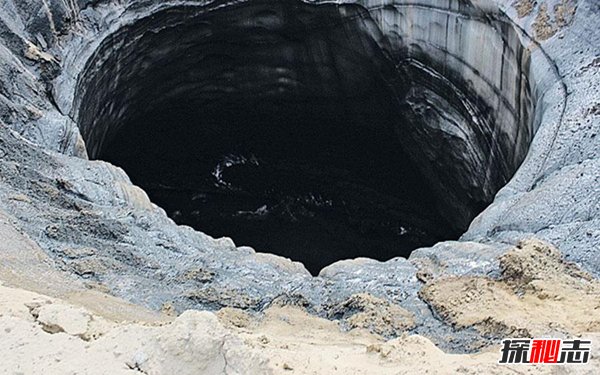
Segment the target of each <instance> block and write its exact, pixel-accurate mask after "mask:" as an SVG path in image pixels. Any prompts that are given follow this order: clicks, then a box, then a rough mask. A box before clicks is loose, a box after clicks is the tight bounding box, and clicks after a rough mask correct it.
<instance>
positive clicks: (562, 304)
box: [420, 240, 600, 337]
mask: <svg viewBox="0 0 600 375" xmlns="http://www.w3.org/2000/svg"><path fill="white" fill-rule="evenodd" d="M500 267H501V277H500V279H498V280H496V279H491V278H487V277H482V276H468V277H447V278H441V279H438V280H436V281H433V282H431V283H429V284H427V285H426V286H424V287H423V289H422V290H421V291H420V295H421V297H422V298H423V299H424V300H425V301H426V302H427V303H428V304H430V306H431V307H432V308H433V309H434V310H435V312H436V313H437V314H439V316H440V317H441V318H442V319H444V320H445V321H447V322H448V323H450V324H452V325H453V326H455V327H456V328H459V329H462V328H465V327H475V328H476V329H477V330H479V331H480V332H482V334H484V335H487V336H491V337H539V336H540V335H555V336H557V337H568V336H572V335H576V336H579V335H582V334H585V333H588V332H598V331H600V316H599V315H598V313H597V311H598V309H600V282H599V281H598V280H597V279H594V278H593V277H591V276H590V275H589V274H587V273H585V272H583V271H581V270H580V269H579V268H578V267H576V266H575V265H573V264H572V263H569V262H565V261H564V259H563V258H562V256H561V254H560V252H559V251H558V250H557V249H556V248H554V247H553V246H551V245H549V244H546V243H543V242H540V241H537V240H530V241H524V242H522V243H521V244H519V246H518V247H516V248H515V249H513V250H511V251H510V252H508V253H507V254H505V255H504V256H502V257H501V258H500Z"/></svg>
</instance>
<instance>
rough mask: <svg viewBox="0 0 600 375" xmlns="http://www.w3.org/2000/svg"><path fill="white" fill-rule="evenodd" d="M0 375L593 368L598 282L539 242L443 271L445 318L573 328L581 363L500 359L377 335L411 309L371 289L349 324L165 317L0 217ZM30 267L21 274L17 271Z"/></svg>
mask: <svg viewBox="0 0 600 375" xmlns="http://www.w3.org/2000/svg"><path fill="white" fill-rule="evenodd" d="M0 254H1V255H0V280H2V282H3V284H2V285H0V359H1V360H0V374H122V373H123V374H135V373H143V374H169V375H170V374H178V375H186V374H195V375H197V374H271V373H273V374H336V373H339V374H409V373H410V374H413V373H428V374H455V373H463V374H515V373H517V374H569V373H582V374H597V373H599V371H600V350H599V349H600V345H598V343H600V334H598V333H593V332H598V331H600V328H599V324H598V322H599V319H600V298H599V294H598V292H599V290H600V287H599V284H598V281H597V280H594V279H592V278H591V277H589V275H586V274H585V273H583V272H581V271H579V270H578V269H577V268H575V267H574V266H572V265H570V264H568V263H565V262H563V261H562V260H561V257H560V253H559V252H558V251H557V250H556V249H554V248H552V247H549V246H547V245H545V244H542V243H539V242H535V241H532V242H528V243H524V244H523V245H522V246H520V247H519V248H516V249H514V250H513V251H511V252H510V253H508V254H507V255H506V256H504V257H503V258H502V262H501V264H502V270H503V277H502V279H501V280H491V279H486V278H473V277H470V278H445V279H437V280H433V281H431V282H429V283H428V284H427V285H426V286H425V287H424V288H423V290H422V296H423V298H424V299H426V300H427V301H428V303H430V304H431V306H432V308H433V309H435V310H436V311H437V312H438V314H439V315H440V317H441V318H442V319H445V320H447V321H448V323H451V324H454V325H457V326H461V327H462V326H464V327H470V326H473V327H475V328H476V329H480V330H482V331H484V332H490V331H493V332H496V333H500V334H509V333H530V334H533V335H554V336H558V337H574V336H582V337H586V338H589V339H591V340H592V341H593V343H594V344H595V345H593V353H592V361H591V363H590V364H588V365H587V366H571V367H566V366H552V365H546V366H541V365H538V366H523V365H516V366H510V367H506V366H501V365H498V364H497V361H498V359H499V347H490V348H488V349H486V350H485V351H483V352H481V353H476V354H470V355H453V354H447V353H444V352H442V351H441V350H439V349H438V348H437V347H436V346H435V345H434V344H433V343H432V342H431V341H429V340H428V339H427V338H424V337H421V336H416V335H409V334H404V335H403V336H402V337H399V338H397V339H394V340H389V341H386V340H385V339H383V338H382V336H380V335H377V334H375V333H370V332H368V331H367V330H366V329H365V328H363V327H370V328H373V327H375V328H377V329H375V330H374V331H375V332H379V333H382V334H385V332H386V331H385V328H386V327H387V326H388V325H390V324H392V325H393V326H394V327H395V329H397V328H398V327H401V328H403V329H407V330H408V329H410V328H411V327H413V325H414V321H413V317H412V316H411V315H410V313H408V312H407V311H404V310H402V309H401V308H398V307H394V306H390V305H389V304H387V303H385V302H384V301H382V300H378V299H376V298H374V297H372V296H369V295H357V296H354V297H353V298H351V299H350V300H349V301H348V302H347V303H349V304H352V305H353V306H358V307H360V310H361V311H363V313H361V314H357V316H355V317H353V318H354V319H353V320H352V321H351V322H350V327H354V328H353V329H351V330H350V331H348V332H344V331H342V330H341V329H340V326H339V325H338V323H337V322H335V321H329V320H325V319H321V318H317V317H314V316H311V315H309V314H307V313H306V312H305V311H303V310H302V309H300V308H298V307H291V306H274V307H272V308H270V309H268V310H267V311H266V312H265V313H264V314H263V315H261V316H259V317H255V316H251V315H248V314H247V313H245V312H243V311H241V310H236V309H224V310H221V311H220V312H218V313H217V314H214V313H210V312H200V311H188V312H185V313H183V314H182V315H180V316H179V317H177V318H175V319H173V318H169V317H167V316H165V315H159V314H156V313H153V312H150V311H147V310H145V309H143V308H141V307H138V306H134V305H131V304H128V303H126V302H124V301H121V300H119V299H117V298H114V297H111V296H108V295H106V294H104V293H102V292H101V291H99V290H98V286H93V285H92V286H90V285H83V284H80V283H78V282H77V281H74V280H71V279H69V278H68V277H67V276H65V275H63V274H61V273H60V272H58V271H55V268H53V266H52V264H51V263H49V260H48V259H47V258H46V257H45V256H44V255H43V252H42V251H41V250H40V249H39V248H37V246H36V245H35V244H34V243H33V242H31V241H30V240H29V239H27V238H26V237H24V236H23V235H22V234H20V233H19V232H18V231H16V230H15V229H14V228H13V227H12V226H11V224H10V222H9V221H8V220H7V219H6V217H3V216H0ZM24 270H29V272H22V271H24Z"/></svg>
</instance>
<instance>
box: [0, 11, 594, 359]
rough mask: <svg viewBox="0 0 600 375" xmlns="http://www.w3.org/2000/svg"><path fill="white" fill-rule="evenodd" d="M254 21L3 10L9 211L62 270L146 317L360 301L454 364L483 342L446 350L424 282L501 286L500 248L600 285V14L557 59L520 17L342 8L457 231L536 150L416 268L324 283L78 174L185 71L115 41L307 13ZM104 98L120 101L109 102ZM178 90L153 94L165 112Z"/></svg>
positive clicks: (566, 35)
mask: <svg viewBox="0 0 600 375" xmlns="http://www.w3.org/2000/svg"><path fill="white" fill-rule="evenodd" d="M242 3H244V2H235V3H224V2H197V3H196V2H195V3H191V2H185V3H183V2H177V1H173V2H168V3H162V2H160V3H158V2H154V1H133V0H132V1H128V2H124V3H121V4H115V3H113V2H102V1H93V2H84V1H82V2H79V3H78V4H75V3H72V5H71V6H65V5H64V3H62V2H53V1H50V2H48V4H49V5H48V7H45V5H41V4H37V3H34V2H18V3H16V2H13V1H8V2H5V3H4V4H3V5H2V7H1V10H2V12H1V13H0V18H1V20H0V37H1V38H2V39H1V40H2V42H1V44H0V55H1V56H2V59H1V62H0V80H1V81H0V82H1V84H0V120H1V122H2V124H3V125H5V126H3V127H2V130H1V132H2V137H1V141H0V155H2V162H1V163H0V169H1V173H2V175H1V176H2V183H1V184H0V199H1V200H2V207H3V209H4V210H5V211H6V212H7V213H9V214H10V215H12V216H13V217H14V219H15V222H16V223H17V224H18V225H19V226H20V227H21V228H22V229H23V230H24V231H25V232H26V233H28V234H29V235H30V236H31V237H32V238H33V239H34V240H36V241H37V242H38V243H39V244H40V245H41V246H42V247H43V248H44V249H46V250H47V251H48V252H49V254H51V255H52V256H53V258H54V259H55V260H56V262H57V265H58V266H59V267H61V268H63V269H65V270H68V271H70V272H73V273H74V274H77V275H79V276H80V277H84V278H89V279H91V280H93V281H96V282H101V283H103V284H105V285H106V286H108V287H109V289H110V290H111V291H112V292H113V293H115V294H118V295H120V296H123V297H125V298H127V299H129V300H131V301H133V302H137V303H143V304H145V305H148V306H150V307H154V308H158V307H160V305H161V304H162V303H164V302H171V301H173V302H174V303H175V305H176V306H177V308H178V309H183V308H189V307H198V308H218V307H220V306H235V307H241V308H251V309H260V308H262V307H264V306H265V305H268V304H269V303H271V302H272V301H273V300H274V299H276V298H279V299H284V300H286V301H294V302H295V303H302V304H305V305H306V306H308V307H309V308H310V309H311V310H312V311H314V312H318V313H321V314H324V315H326V314H327V311H328V309H329V307H331V306H333V305H335V304H336V303H339V301H342V300H344V299H345V298H347V297H348V296H349V295H351V294H353V293H357V292H368V293H372V294H374V295H376V296H379V297H384V298H386V299H389V300H391V301H392V302H394V303H398V304H400V305H402V306H403V307H405V308H407V309H408V310H411V311H412V312H414V313H415V314H416V316H417V322H416V323H417V328H416V329H415V331H417V332H420V333H424V334H427V335H428V336H430V337H432V338H433V339H434V340H436V341H438V342H440V343H442V344H445V345H446V346H447V347H452V346H453V345H457V344H458V345H459V346H460V343H461V342H464V341H461V340H471V338H472V337H473V335H475V336H478V335H479V334H475V333H474V332H471V331H469V330H464V331H461V332H453V336H454V337H455V341H453V342H452V343H449V342H447V341H446V340H447V337H446V334H447V333H448V332H451V331H452V328H451V327H449V326H447V325H445V324H444V323H442V322H440V321H438V320H437V319H435V318H434V317H433V316H432V315H431V312H430V310H429V309H428V307H427V305H426V304H425V303H424V302H422V301H421V300H420V299H419V297H418V295H417V291H418V290H419V289H420V287H421V285H422V284H421V282H420V281H419V280H418V279H417V277H416V273H417V271H421V273H423V272H424V273H427V274H431V275H432V276H433V277H437V276H439V275H443V274H492V275H493V274H494V273H495V272H496V270H497V260H496V259H497V256H498V255H499V254H501V253H502V252H504V251H505V249H506V248H507V246H506V245H505V244H506V243H514V242H516V241H517V240H519V239H521V238H524V237H529V236H532V235H535V236H537V237H540V238H543V239H546V240H550V241H552V242H553V243H554V244H556V245H557V246H558V247H559V248H560V249H561V250H562V251H563V252H564V253H565V254H566V255H567V257H568V258H569V259H570V260H573V261H575V262H577V263H579V264H580V265H581V266H582V267H583V268H585V269H587V270H589V271H591V272H592V273H594V274H595V275H598V272H599V271H598V267H599V265H600V262H599V260H598V247H599V244H600V232H598V229H597V228H598V227H600V225H599V223H598V217H599V216H598V212H599V211H600V201H599V200H598V197H600V191H598V189H599V188H598V186H600V184H598V182H599V181H598V179H599V177H598V176H599V170H600V163H599V161H598V152H599V147H598V144H597V139H596V135H597V134H598V128H599V127H600V124H599V123H600V121H599V118H598V114H599V113H598V106H599V105H600V104H598V103H600V99H599V98H598V92H599V91H598V85H599V80H598V68H599V67H600V65H599V64H598V61H597V60H598V56H600V51H598V47H597V46H598V45H600V43H598V42H599V39H600V35H598V34H599V33H597V32H595V31H594V30H596V27H595V26H596V25H595V22H596V21H595V20H596V19H597V15H598V12H599V9H598V5H597V4H594V3H593V2H588V1H579V2H578V4H576V5H577V13H576V14H575V17H574V19H573V20H570V21H569V23H568V24H567V25H562V26H561V25H559V24H558V23H557V24H556V25H554V27H555V33H556V35H555V36H554V37H553V38H551V39H549V40H547V41H545V42H542V41H541V40H540V41H537V40H536V34H535V27H536V25H539V23H536V22H539V21H536V18H535V14H532V15H530V16H526V17H523V18H518V16H517V12H516V10H515V9H513V8H512V6H511V5H504V4H503V3H500V2H492V1H474V2H468V1H444V2H439V1H419V2H413V1H388V2H384V3H382V2H380V1H376V2H375V1H373V2H370V1H361V2H360V3H358V5H360V6H361V7H360V8H358V7H356V6H343V7H339V8H337V9H336V11H338V12H339V14H340V17H342V18H345V17H348V16H350V15H356V17H358V19H360V22H356V23H354V25H357V24H358V25H360V33H361V35H366V36H368V39H369V40H371V41H374V42H375V43H376V44H375V45H372V46H371V47H370V48H373V47H374V46H375V47H377V49H378V50H379V51H380V52H381V53H382V54H384V55H385V56H386V58H387V59H390V60H391V61H393V63H394V68H395V69H397V71H400V72H403V73H404V74H402V75H400V76H401V77H404V78H403V79H401V80H399V81H398V82H397V83H398V86H397V87H394V89H396V92H397V95H398V97H399V98H401V99H402V101H401V103H402V110H401V111H400V112H399V113H401V114H402V115H403V116H405V118H406V120H407V121H406V122H404V124H405V126H404V128H403V132H402V136H401V137H398V139H399V140H400V142H402V144H403V146H404V147H405V149H406V152H407V153H409V154H410V155H411V158H412V159H413V160H414V161H415V163H417V164H418V166H419V170H420V171H421V173H422V174H423V175H424V176H425V178H426V180H427V181H428V182H429V184H430V185H431V188H432V189H433V190H434V191H435V194H436V196H437V197H447V199H446V198H445V199H439V202H440V203H439V204H441V205H443V206H444V207H443V210H442V211H443V212H446V213H447V215H448V216H447V217H446V219H448V218H451V220H455V221H456V223H457V226H461V225H465V224H466V223H467V222H468V221H470V219H471V218H472V217H473V216H474V215H475V214H476V213H477V212H479V211H480V210H481V209H483V208H484V206H485V203H486V202H488V201H489V200H490V199H491V198H492V197H493V196H494V194H495V193H496V191H497V190H498V189H499V188H500V187H501V186H503V185H505V184H506V183H507V182H508V180H509V179H510V178H511V175H512V173H513V172H514V171H515V169H516V168H517V167H518V166H519V164H520V163H521V162H522V161H523V158H525V154H526V153H527V146H528V145H529V142H530V140H531V139H532V137H533V136H534V134H535V137H533V142H532V145H531V149H530V151H529V153H528V154H527V158H526V159H525V161H524V163H523V165H522V166H521V167H520V168H519V169H518V171H517V174H516V175H515V177H514V178H513V179H512V180H511V181H510V182H508V185H506V187H505V188H504V189H502V190H501V191H500V193H499V194H498V195H497V196H496V198H495V201H494V203H492V205H491V206H490V207H488V208H487V209H486V210H485V211H484V212H483V213H482V214H481V215H480V216H478V217H477V219H475V221H474V222H472V223H471V226H470V229H469V230H468V231H467V233H466V234H464V235H463V237H462V239H461V241H460V242H445V243H440V244H438V245H436V246H434V247H433V248H429V249H421V250H418V251H415V252H413V254H412V255H411V258H410V259H409V260H405V259H403V258H396V259H393V260H391V261H388V262H385V263H380V262H376V261H370V260H357V261H354V262H340V263H336V264H334V265H332V266H330V267H327V268H326V269H325V270H323V271H322V272H321V274H320V277H318V278H313V277H310V275H308V274H307V273H306V271H305V270H304V269H303V268H302V267H301V266H299V265H297V264H293V263H291V262H288V261H285V260H283V259H281V258H277V257H274V256H269V255H265V254H256V253H254V251H252V250H251V249H248V248H236V247H235V246H233V244H232V243H231V242H230V241H227V240H213V239H211V238H209V237H207V236H205V235H202V234H201V233H198V232H194V231H192V230H190V229H189V228H185V227H177V226H176V225H175V224H174V223H173V222H172V221H170V220H169V219H168V218H167V217H166V216H165V214H164V212H163V211H162V210H160V209H159V208H157V207H156V206H152V205H151V204H150V203H149V202H148V200H147V198H145V195H144V194H143V192H141V191H140V190H139V189H136V188H134V187H132V186H131V185H130V184H129V181H128V178H127V176H125V175H124V174H123V173H122V172H121V171H120V170H118V169H116V168H114V167H112V166H110V165H107V164H105V163H102V162H89V161H87V160H85V159H84V158H81V157H85V156H86V155H87V153H90V155H91V156H96V154H97V153H98V152H99V150H100V149H101V148H102V147H103V140H104V139H105V137H106V135H108V137H109V138H110V133H111V132H113V131H115V130H116V128H111V126H113V125H114V126H118V124H119V123H122V121H121V120H122V118H121V117H122V116H125V115H127V116H131V115H132V114H135V113H136V111H137V112H139V111H140V110H143V108H141V107H140V106H139V104H138V105H137V107H136V104H135V101H136V100H138V101H139V100H146V99H147V97H151V98H158V97H160V95H153V94H155V93H154V92H152V91H145V90H141V89H142V88H144V86H143V85H140V86H138V84H136V82H139V81H137V80H136V79H135V77H134V76H135V75H136V72H139V71H143V69H145V68H144V66H145V65H144V66H142V65H143V64H144V63H146V64H147V63H149V65H148V66H147V68H151V67H154V66H156V61H160V59H161V58H167V59H168V58H174V59H176V61H174V62H176V63H181V64H182V65H181V67H182V68H185V61H186V59H185V57H184V56H185V53H184V50H182V51H178V52H175V51H177V48H176V47H173V46H172V45H171V46H169V45H168V43H167V44H163V46H164V48H161V49H159V50H156V51H155V53H157V54H162V55H163V57H161V56H158V55H157V56H156V57H154V60H152V59H150V60H139V59H138V58H136V56H138V55H139V54H143V51H140V50H139V49H137V50H136V47H140V46H142V45H138V44H136V43H138V42H139V41H140V40H142V39H139V40H138V39H136V38H123V35H126V34H123V32H124V31H125V30H129V29H134V30H137V31H136V33H137V34H135V35H140V37H141V36H142V35H144V34H147V32H148V30H151V29H152V28H153V27H154V28H155V29H156V30H154V31H153V32H154V33H156V35H160V34H161V33H163V32H164V29H168V28H170V27H172V30H177V29H179V30H183V29H185V28H186V27H192V28H198V27H200V28H205V29H206V30H207V31H206V32H207V33H210V32H212V31H210V30H211V27H213V26H210V25H198V24H194V22H193V20H194V19H196V20H201V19H203V17H206V16H205V15H207V14H208V15H210V14H211V12H212V13H214V14H218V13H219V12H227V9H233V8H230V7H240V8H245V9H252V7H254V6H256V7H258V8H261V7H266V8H269V9H268V10H269V11H267V12H265V11H264V9H263V11H262V12H258V13H257V14H256V15H255V17H256V18H252V17H250V18H248V19H250V20H254V22H255V24H254V26H256V25H257V24H258V25H259V26H260V27H262V28H265V29H269V28H271V29H272V28H276V27H281V28H282V29H284V30H293V28H292V29H287V28H286V23H285V22H284V19H283V18H282V17H281V14H285V11H286V9H287V8H286V7H291V8H293V7H299V5H298V4H295V3H293V2H282V3H281V4H280V5H278V6H276V7H273V9H271V8H270V7H269V6H268V5H265V4H262V3H261V2H249V3H251V4H255V5H252V7H250V8H248V7H244V5H243V4H242ZM349 3H351V4H354V2H349ZM44 4H46V3H44ZM256 4H258V5H256ZM261 4H262V5H261ZM311 4H312V3H311ZM311 7H319V6H317V5H311ZM499 9H500V10H499ZM277 10H280V11H281V12H283V13H278V12H277ZM309 13H310V12H309ZM287 14H294V16H297V17H301V15H303V14H304V13H299V14H298V15H296V14H295V13H293V12H291V11H288V13H287ZM190 20H192V21H190ZM189 22H191V23H189ZM155 23H156V24H158V25H160V26H152V25H153V24H155ZM550 26H552V25H550ZM244 27H246V26H245V25H243V24H242V25H240V30H244ZM157 28H158V29H157ZM161 30H163V31H161ZM183 35H187V34H185V33H183ZM182 38H184V36H181V37H178V40H179V41H182V40H185V39H182ZM170 40H174V39H173V37H171V39H170ZM171 44H174V43H171ZM132 47H133V48H132ZM173 48H175V49H173ZM361 51H363V52H365V50H364V49H363V50H361ZM366 52H367V55H368V51H366ZM170 54H175V55H176V56H169V55H170ZM178 54H181V55H180V58H178V59H177V55H178ZM165 55H166V56H165ZM110 59H113V60H112V61H111V60H110ZM123 62H130V63H131V64H133V65H134V66H130V64H121V63H123ZM135 64H142V65H140V66H135ZM108 66H110V67H113V68H112V69H106V67H108ZM152 69H156V68H152ZM158 72H160V70H158ZM183 72H188V70H186V69H183ZM103 77H104V78H103ZM267 77H268V75H267ZM148 83H149V82H148V81H146V82H144V84H148ZM111 85H117V86H118V85H124V86H123V94H120V95H117V96H114V99H115V102H116V103H112V102H111V100H112V99H111V98H112V97H111V95H113V94H114V89H115V87H111ZM150 86H152V85H150ZM174 88H175V87H173V88H169V87H166V86H162V87H160V86H157V87H154V89H156V94H164V93H165V92H170V90H173V89H174ZM125 89H127V90H125ZM189 89H190V90H192V91H193V90H194V87H189ZM128 90H130V91H129V94H126V93H125V92H126V91H128ZM116 91H117V92H118V91H119V90H118V88H117V90H116ZM136 91H139V92H138V93H137V95H136ZM111 92H112V94H109V93H111ZM86 95H92V96H91V97H88V98H86ZM127 95H131V97H129V96H127ZM139 95H142V96H139ZM144 95H145V96H146V98H144ZM174 95H176V96H177V95H179V94H177V93H175V92H174ZM92 97H93V100H92ZM130 102H131V106H130V107H128V106H127V105H125V103H127V104H130ZM100 120H101V121H100ZM95 121H98V122H101V124H98V123H95ZM8 129H12V130H14V131H16V132H17V133H19V134H20V135H21V136H17V135H16V133H13V132H11V131H9V130H8ZM80 131H81V132H80ZM25 139H27V140H29V141H31V142H33V143H30V142H28V141H26V140H25ZM84 140H85V141H86V145H85V146H87V147H84ZM440 167H441V168H440ZM19 194H21V195H23V194H24V195H25V196H26V197H27V199H26V200H25V199H16V198H15V197H18V196H19ZM468 241H470V242H468Z"/></svg>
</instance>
